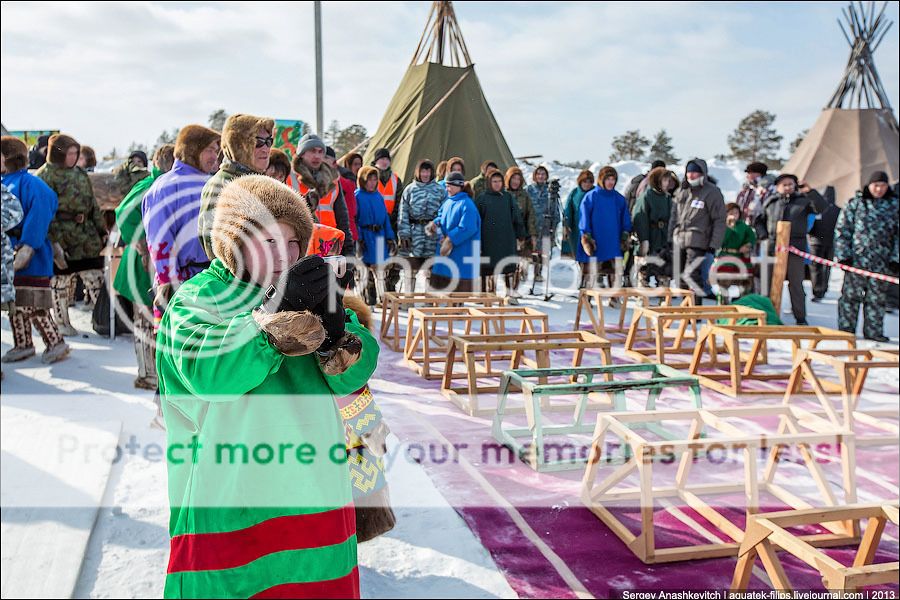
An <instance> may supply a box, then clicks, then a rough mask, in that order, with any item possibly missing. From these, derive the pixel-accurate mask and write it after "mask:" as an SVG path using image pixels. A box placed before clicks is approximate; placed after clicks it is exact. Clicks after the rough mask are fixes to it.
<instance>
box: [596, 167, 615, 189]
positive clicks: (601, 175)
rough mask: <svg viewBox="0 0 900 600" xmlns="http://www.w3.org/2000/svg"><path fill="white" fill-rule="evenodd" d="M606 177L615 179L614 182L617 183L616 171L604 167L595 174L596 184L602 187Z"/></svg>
mask: <svg viewBox="0 0 900 600" xmlns="http://www.w3.org/2000/svg"><path fill="white" fill-rule="evenodd" d="M607 177H615V178H616V181H617V182H618V181H619V172H618V171H616V170H615V169H614V168H613V167H611V166H609V165H606V166H605V167H603V168H602V169H600V170H599V171H598V172H597V184H598V185H601V186H602V185H603V182H604V181H606V178H607Z"/></svg>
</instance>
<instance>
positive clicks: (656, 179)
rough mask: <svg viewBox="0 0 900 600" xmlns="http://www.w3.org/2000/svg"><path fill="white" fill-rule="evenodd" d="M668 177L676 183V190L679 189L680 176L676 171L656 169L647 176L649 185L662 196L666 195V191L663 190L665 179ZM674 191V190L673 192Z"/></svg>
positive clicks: (663, 168) (662, 168)
mask: <svg viewBox="0 0 900 600" xmlns="http://www.w3.org/2000/svg"><path fill="white" fill-rule="evenodd" d="M666 175H668V176H669V177H671V178H672V181H674V182H675V188H676V189H677V188H678V175H676V174H675V172H674V171H669V170H668V169H666V168H665V167H656V168H655V169H652V170H651V171H650V172H649V173H648V174H647V185H648V186H650V188H652V189H653V190H655V191H657V192H659V193H660V194H665V193H666V190H664V189H662V182H663V178H664V177H665V176H666ZM673 191H674V190H673Z"/></svg>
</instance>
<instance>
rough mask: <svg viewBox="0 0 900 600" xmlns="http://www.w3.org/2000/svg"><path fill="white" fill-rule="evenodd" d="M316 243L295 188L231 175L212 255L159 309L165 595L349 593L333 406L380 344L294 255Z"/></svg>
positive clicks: (343, 456)
mask: <svg viewBox="0 0 900 600" xmlns="http://www.w3.org/2000/svg"><path fill="white" fill-rule="evenodd" d="M311 234H312V217H311V215H310V213H309V210H308V208H307V207H306V203H305V202H303V201H302V199H301V198H300V197H299V196H298V195H297V194H296V193H295V192H294V191H292V190H291V189H290V188H288V187H287V186H285V185H283V184H280V183H278V182H276V181H275V180H274V179H271V178H269V177H265V176H261V175H247V176H244V177H241V178H238V179H236V180H235V181H233V182H232V183H230V184H228V185H227V186H226V187H225V188H224V189H223V190H222V193H221V195H220V196H219V198H218V202H217V204H216V208H215V214H214V219H213V224H212V229H211V236H210V237H211V242H212V249H213V252H214V254H215V259H214V260H213V261H212V264H211V265H210V267H209V268H208V269H206V270H205V271H203V272H201V273H200V274H198V275H196V276H195V277H193V278H192V279H190V280H189V281H187V282H185V283H184V284H183V285H182V286H181V287H180V288H179V289H178V291H177V292H176V293H175V295H174V296H173V297H172V300H171V302H170V304H169V306H168V308H167V309H166V312H165V314H164V315H163V318H162V322H161V324H160V329H159V336H158V339H157V370H158V374H159V390H160V394H161V397H162V403H163V414H164V415H165V420H166V428H167V435H168V450H167V459H168V460H167V463H168V474H169V501H170V504H171V518H170V522H169V532H170V535H171V538H172V539H171V551H170V559H169V566H168V571H167V576H166V587H165V596H166V597H168V598H186V597H205V598H213V597H216V598H224V597H228V598H238V597H240V598H248V597H252V596H255V595H261V596H263V595H264V596H271V597H313V596H314V597H344V598H358V597H359V574H358V571H357V566H356V525H355V518H354V508H353V503H352V493H351V489H350V478H349V470H348V466H347V464H346V460H347V451H346V442H345V438H344V430H343V424H342V421H341V416H340V414H339V412H338V408H337V405H336V403H335V397H339V396H346V395H348V394H351V393H353V392H355V391H356V390H359V389H360V388H361V387H363V386H364V385H365V384H366V382H367V381H368V380H369V377H370V376H371V375H372V373H373V372H374V370H375V366H376V364H377V361H378V344H377V342H376V341H375V339H374V338H373V337H372V335H371V334H370V333H369V332H368V330H366V329H365V328H364V327H362V326H361V325H360V324H359V322H358V320H357V319H356V317H355V315H354V314H353V312H352V311H345V310H344V308H343V306H342V304H341V299H340V291H339V290H338V286H337V283H336V280H335V276H334V274H333V272H332V271H331V269H330V268H329V266H328V265H327V264H326V263H325V262H324V261H323V260H322V259H321V258H320V257H318V256H303V255H304V253H305V249H306V248H307V245H308V243H309V238H310V235H311Z"/></svg>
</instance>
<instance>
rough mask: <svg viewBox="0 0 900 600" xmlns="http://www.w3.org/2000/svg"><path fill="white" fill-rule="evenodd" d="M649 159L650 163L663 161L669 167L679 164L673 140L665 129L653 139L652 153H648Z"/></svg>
mask: <svg viewBox="0 0 900 600" xmlns="http://www.w3.org/2000/svg"><path fill="white" fill-rule="evenodd" d="M647 159H648V160H650V161H654V160H661V161H663V162H664V163H666V164H667V165H673V164H676V163H678V157H677V156H675V149H674V148H673V147H672V138H671V137H669V134H668V133H667V132H666V130H665V129H660V130H659V131H658V132H657V133H656V136H655V137H654V138H653V143H652V144H651V145H650V152H648V153H647Z"/></svg>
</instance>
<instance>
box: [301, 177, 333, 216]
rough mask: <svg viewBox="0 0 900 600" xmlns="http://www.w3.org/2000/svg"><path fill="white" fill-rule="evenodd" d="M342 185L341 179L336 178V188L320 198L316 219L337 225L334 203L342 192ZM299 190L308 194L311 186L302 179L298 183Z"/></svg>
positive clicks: (303, 193)
mask: <svg viewBox="0 0 900 600" xmlns="http://www.w3.org/2000/svg"><path fill="white" fill-rule="evenodd" d="M340 185H341V182H340V180H338V179H335V180H334V189H333V190H331V193H330V194H328V195H327V196H325V197H324V198H319V205H318V206H317V207H316V220H317V221H318V222H319V223H321V224H322V225H327V226H329V227H337V220H336V219H335V218H334V203H335V201H337V197H338V194H339V193H340V189H341V188H340V187H339V186H340ZM297 191H299V192H300V194H302V195H303V196H306V195H307V194H308V193H309V186H307V185H306V184H305V183H303V182H302V181H301V182H299V184H298V185H297Z"/></svg>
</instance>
